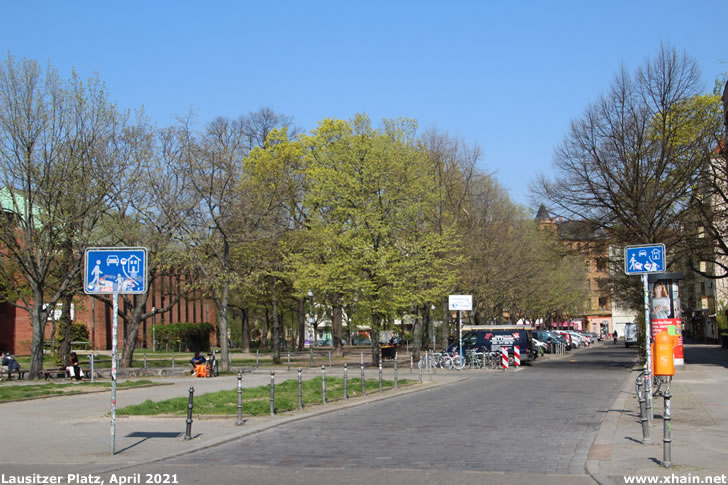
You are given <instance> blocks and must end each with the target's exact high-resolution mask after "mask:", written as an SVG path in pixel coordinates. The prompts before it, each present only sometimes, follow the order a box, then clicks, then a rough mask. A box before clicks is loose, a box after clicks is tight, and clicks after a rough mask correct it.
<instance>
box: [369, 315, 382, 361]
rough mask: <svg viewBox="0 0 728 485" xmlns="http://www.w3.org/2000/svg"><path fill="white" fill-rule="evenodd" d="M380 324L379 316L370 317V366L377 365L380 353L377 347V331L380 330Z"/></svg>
mask: <svg viewBox="0 0 728 485" xmlns="http://www.w3.org/2000/svg"><path fill="white" fill-rule="evenodd" d="M381 323H382V319H381V318H380V316H379V315H372V329H371V338H372V364H374V365H379V353H380V346H379V329H380V328H381V327H380V325H381Z"/></svg>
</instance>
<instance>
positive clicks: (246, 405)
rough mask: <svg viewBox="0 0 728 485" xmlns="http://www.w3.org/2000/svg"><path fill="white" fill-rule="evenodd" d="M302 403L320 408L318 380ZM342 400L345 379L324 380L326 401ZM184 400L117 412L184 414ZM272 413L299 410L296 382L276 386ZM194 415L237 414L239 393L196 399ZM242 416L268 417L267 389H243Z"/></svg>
mask: <svg viewBox="0 0 728 485" xmlns="http://www.w3.org/2000/svg"><path fill="white" fill-rule="evenodd" d="M414 382H415V381H412V380H399V381H398V385H399V386H406V385H410V384H414ZM365 385H366V392H367V393H373V392H379V380H378V379H367V380H366V382H365ZM301 387H302V393H301V394H302V400H303V405H304V407H306V406H311V405H314V404H322V392H321V388H322V382H321V377H316V378H315V379H311V380H307V381H303V383H302V386H301ZM382 388H383V389H393V388H394V381H391V380H390V381H387V380H385V381H382ZM348 394H349V397H356V396H360V395H361V379H349V380H348ZM343 398H344V379H343V378H340V377H327V378H326V400H327V401H334V400H338V399H343ZM187 400H188V398H187V397H178V398H173V399H167V400H165V401H158V402H154V401H150V400H147V401H144V402H143V403H141V404H137V405H133V406H127V407H124V408H121V409H118V410H117V414H119V415H131V416H145V415H155V414H177V415H185V414H187ZM274 408H275V411H276V412H277V413H278V412H285V411H292V410H294V409H297V408H298V381H297V380H294V379H291V380H287V381H284V382H282V383H280V384H276V386H275V403H274ZM193 412H194V414H211V415H225V414H230V415H235V414H237V412H238V391H237V390H230V391H219V392H212V393H208V394H203V395H201V396H195V399H194V408H193ZM243 413H244V414H245V415H248V416H264V415H268V414H270V386H258V387H253V388H243Z"/></svg>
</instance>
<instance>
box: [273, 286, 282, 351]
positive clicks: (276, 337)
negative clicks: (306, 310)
mask: <svg viewBox="0 0 728 485" xmlns="http://www.w3.org/2000/svg"><path fill="white" fill-rule="evenodd" d="M274 286H275V284H274ZM271 304H272V305H273V309H272V310H271V311H272V313H273V332H272V334H273V335H272V336H271V337H272V338H273V363H274V364H280V363H281V322H280V318H279V316H278V299H277V297H276V291H275V288H274V289H273V293H272V298H271Z"/></svg>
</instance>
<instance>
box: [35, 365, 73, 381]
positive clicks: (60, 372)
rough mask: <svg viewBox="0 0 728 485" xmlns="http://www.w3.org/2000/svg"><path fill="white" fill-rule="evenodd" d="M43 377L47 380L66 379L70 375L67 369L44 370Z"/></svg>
mask: <svg viewBox="0 0 728 485" xmlns="http://www.w3.org/2000/svg"><path fill="white" fill-rule="evenodd" d="M41 375H42V376H43V377H44V378H45V379H46V380H48V379H64V378H65V377H66V376H67V375H68V373H67V372H66V368H65V367H58V368H54V369H43V370H42V371H41Z"/></svg>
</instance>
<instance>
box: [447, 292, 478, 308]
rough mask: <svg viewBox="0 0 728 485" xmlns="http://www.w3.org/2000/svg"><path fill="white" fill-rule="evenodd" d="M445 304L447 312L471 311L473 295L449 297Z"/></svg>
mask: <svg viewBox="0 0 728 485" xmlns="http://www.w3.org/2000/svg"><path fill="white" fill-rule="evenodd" d="M447 303H448V309H449V310H460V311H471V310H472V309H473V295H450V296H448V300H447Z"/></svg>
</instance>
